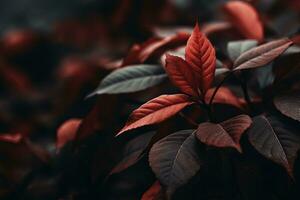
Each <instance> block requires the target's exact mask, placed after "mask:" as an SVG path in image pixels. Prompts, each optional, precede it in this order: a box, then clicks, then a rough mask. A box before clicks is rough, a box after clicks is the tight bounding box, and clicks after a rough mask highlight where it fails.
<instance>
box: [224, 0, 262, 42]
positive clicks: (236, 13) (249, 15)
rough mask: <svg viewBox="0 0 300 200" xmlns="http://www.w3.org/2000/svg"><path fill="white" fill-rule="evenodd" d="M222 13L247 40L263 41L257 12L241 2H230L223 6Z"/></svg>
mask: <svg viewBox="0 0 300 200" xmlns="http://www.w3.org/2000/svg"><path fill="white" fill-rule="evenodd" d="M224 11H225V13H226V14H227V15H228V16H229V20H230V21H231V23H232V25H233V26H235V27H236V28H237V29H238V30H239V32H241V33H242V34H243V35H244V36H245V38H247V39H256V40H258V41H261V40H263V38H264V30H263V25H262V22H261V21H260V19H259V15H258V13H257V11H256V10H255V9H254V8H253V7H252V6H251V5H250V4H248V3H246V2H243V1H230V2H228V3H226V4H225V5H224Z"/></svg>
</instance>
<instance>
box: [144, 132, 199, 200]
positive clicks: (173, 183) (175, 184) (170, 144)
mask: <svg viewBox="0 0 300 200" xmlns="http://www.w3.org/2000/svg"><path fill="white" fill-rule="evenodd" d="M194 132H195V130H181V131H178V132H176V133H173V134H171V135H168V136H167V137H165V138H163V139H162V140H160V141H158V142H157V143H155V144H154V145H153V147H152V148H151V150H150V152H149V164H150V167H151V169H152V170H153V172H154V173H155V175H156V177H157V178H158V180H159V181H160V183H161V184H162V185H163V186H165V187H166V193H167V196H168V197H169V198H168V199H171V197H172V195H173V194H174V192H175V191H176V190H177V189H178V188H179V187H181V186H183V185H185V184H186V183H187V182H188V181H189V180H191V178H193V176H195V175H196V173H197V172H198V171H199V170H200V168H201V166H202V155H201V151H200V149H199V144H198V141H197V139H196V137H195V135H194Z"/></svg>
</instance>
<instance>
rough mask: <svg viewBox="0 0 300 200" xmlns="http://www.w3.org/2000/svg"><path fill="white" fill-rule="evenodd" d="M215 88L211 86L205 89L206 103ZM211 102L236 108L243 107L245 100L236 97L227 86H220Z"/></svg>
mask: <svg viewBox="0 0 300 200" xmlns="http://www.w3.org/2000/svg"><path fill="white" fill-rule="evenodd" d="M215 89H216V88H211V89H209V90H208V91H207V93H206V95H205V101H206V103H208V102H209V101H210V99H211V97H212V95H213V93H214V91H215ZM213 103H219V104H229V105H233V106H235V107H237V108H243V107H244V105H245V101H244V100H243V99H242V98H238V97H237V96H236V95H235V94H234V93H233V92H232V91H231V90H230V89H229V88H227V87H220V88H219V90H218V92H217V93H216V95H215V97H214V99H213Z"/></svg>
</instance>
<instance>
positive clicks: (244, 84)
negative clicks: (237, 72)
mask: <svg viewBox="0 0 300 200" xmlns="http://www.w3.org/2000/svg"><path fill="white" fill-rule="evenodd" d="M239 81H240V85H241V88H242V91H243V94H244V98H245V100H246V102H247V104H248V107H249V109H250V110H253V105H252V101H251V98H250V95H249V90H248V84H247V82H246V81H244V80H242V79H239Z"/></svg>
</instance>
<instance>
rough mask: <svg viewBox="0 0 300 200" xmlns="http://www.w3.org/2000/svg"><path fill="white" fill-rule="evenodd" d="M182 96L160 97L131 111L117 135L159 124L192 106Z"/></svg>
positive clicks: (184, 96)
mask: <svg viewBox="0 0 300 200" xmlns="http://www.w3.org/2000/svg"><path fill="white" fill-rule="evenodd" d="M192 103H193V102H191V101H190V100H189V97H188V96H186V95H184V94H173V95H161V96H159V97H156V98H155V99H152V100H150V101H148V102H147V103H145V104H143V105H142V106H141V107H139V108H138V109H136V110H135V111H133V112H132V113H131V115H130V117H129V120H128V121H127V123H126V125H125V127H124V128H123V129H122V130H121V131H120V132H119V133H118V134H117V136H118V135H121V134H122V133H124V132H126V131H129V130H132V129H135V128H139V127H142V126H146V125H151V124H156V123H160V122H162V121H164V120H166V119H168V118H170V117H172V116H173V115H175V114H176V113H177V112H179V111H180V110H182V109H183V108H184V107H186V106H188V105H190V104H192Z"/></svg>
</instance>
